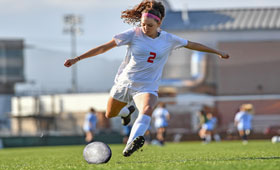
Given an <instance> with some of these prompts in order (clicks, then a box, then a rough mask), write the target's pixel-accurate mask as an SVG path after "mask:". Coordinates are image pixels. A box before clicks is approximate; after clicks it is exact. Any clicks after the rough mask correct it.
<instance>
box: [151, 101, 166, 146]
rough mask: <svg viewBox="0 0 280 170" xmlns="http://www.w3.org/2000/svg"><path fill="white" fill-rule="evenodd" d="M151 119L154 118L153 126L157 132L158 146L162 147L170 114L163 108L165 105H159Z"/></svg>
mask: <svg viewBox="0 0 280 170" xmlns="http://www.w3.org/2000/svg"><path fill="white" fill-rule="evenodd" d="M152 117H153V118H154V120H155V121H154V126H155V128H156V130H157V136H156V137H157V140H158V141H159V143H160V145H162V146H163V145H164V142H165V136H166V128H167V126H168V121H169V120H170V114H169V112H168V110H167V109H166V108H165V103H159V105H158V107H157V108H156V109H155V110H154V112H153V115H152Z"/></svg>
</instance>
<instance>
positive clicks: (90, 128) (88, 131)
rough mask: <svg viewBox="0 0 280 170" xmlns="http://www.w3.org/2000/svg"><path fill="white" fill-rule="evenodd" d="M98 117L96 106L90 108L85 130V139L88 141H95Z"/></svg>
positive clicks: (85, 121)
mask: <svg viewBox="0 0 280 170" xmlns="http://www.w3.org/2000/svg"><path fill="white" fill-rule="evenodd" d="M96 124H97V117H96V112H95V109H94V108H90V109H89V112H88V113H87V114H86V116H85V120H84V125H83V130H84V132H85V135H86V137H85V141H86V142H87V143H90V142H93V140H94V134H95V131H96Z"/></svg>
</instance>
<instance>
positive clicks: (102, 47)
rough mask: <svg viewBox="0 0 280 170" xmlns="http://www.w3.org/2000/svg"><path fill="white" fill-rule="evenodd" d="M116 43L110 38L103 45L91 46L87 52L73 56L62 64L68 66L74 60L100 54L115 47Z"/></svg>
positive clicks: (73, 62)
mask: <svg viewBox="0 0 280 170" xmlns="http://www.w3.org/2000/svg"><path fill="white" fill-rule="evenodd" d="M116 46H117V44H116V42H115V40H114V39H113V40H111V41H109V42H107V43H105V44H103V45H100V46H98V47H96V48H93V49H91V50H89V51H87V52H85V53H84V54H82V55H80V56H78V57H75V58H73V59H67V60H66V61H65V62H64V66H65V67H70V66H72V65H73V64H75V63H76V62H78V61H80V60H82V59H85V58H89V57H93V56H96V55H99V54H102V53H105V52H106V51H108V50H110V49H112V48H114V47H116Z"/></svg>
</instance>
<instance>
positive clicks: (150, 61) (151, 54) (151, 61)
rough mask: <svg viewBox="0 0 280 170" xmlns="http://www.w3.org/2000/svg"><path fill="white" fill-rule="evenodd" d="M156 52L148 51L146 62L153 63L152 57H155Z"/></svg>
mask: <svg viewBox="0 0 280 170" xmlns="http://www.w3.org/2000/svg"><path fill="white" fill-rule="evenodd" d="M156 56H157V54H156V53H153V52H150V57H149V58H148V60H147V62H149V63H154V59H155V58H156Z"/></svg>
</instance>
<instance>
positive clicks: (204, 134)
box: [199, 112, 217, 143]
mask: <svg viewBox="0 0 280 170" xmlns="http://www.w3.org/2000/svg"><path fill="white" fill-rule="evenodd" d="M206 118H207V119H206V122H205V123H204V124H203V125H202V127H201V129H200V131H199V136H200V138H201V139H202V140H203V142H204V143H209V142H211V139H212V135H214V134H213V133H214V130H215V128H216V124H217V118H216V117H213V114H212V113H210V112H208V113H207V114H206Z"/></svg>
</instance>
